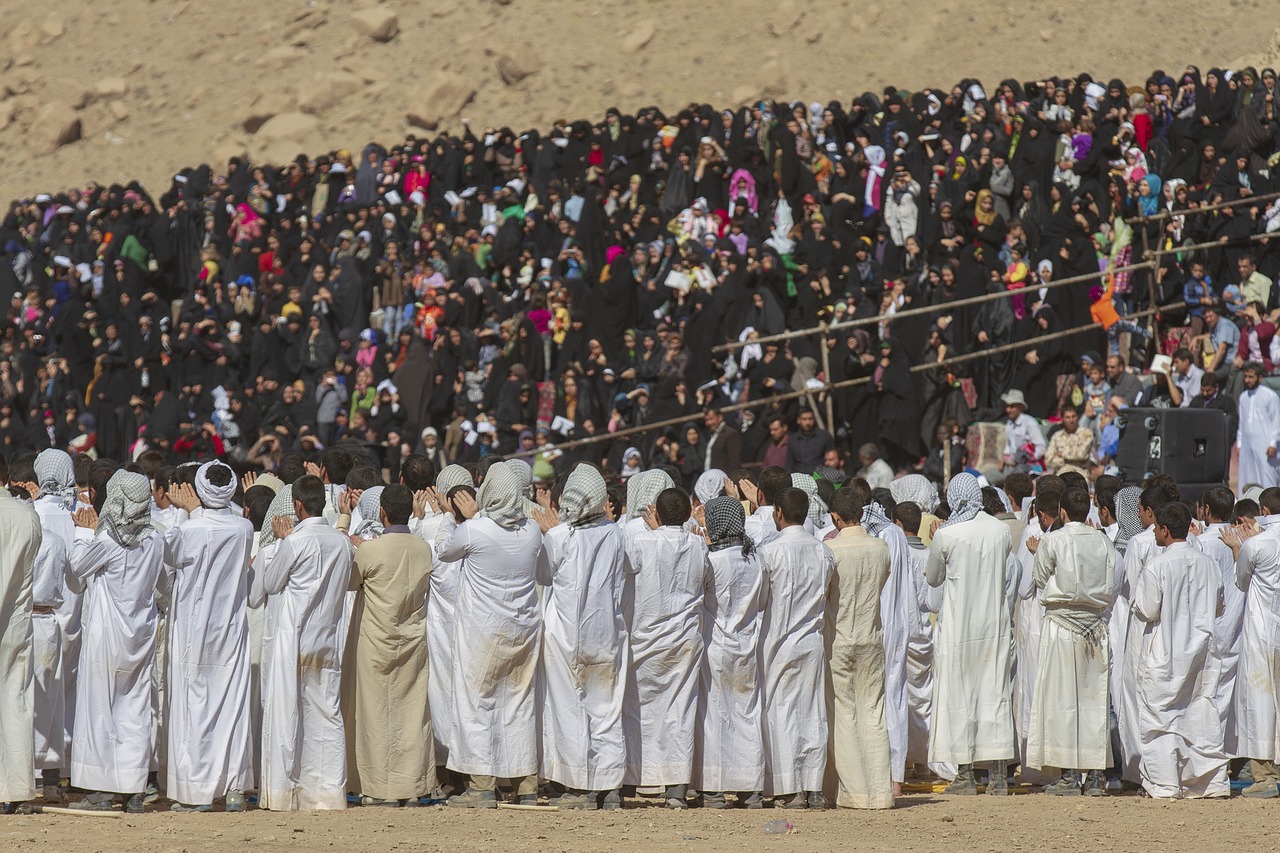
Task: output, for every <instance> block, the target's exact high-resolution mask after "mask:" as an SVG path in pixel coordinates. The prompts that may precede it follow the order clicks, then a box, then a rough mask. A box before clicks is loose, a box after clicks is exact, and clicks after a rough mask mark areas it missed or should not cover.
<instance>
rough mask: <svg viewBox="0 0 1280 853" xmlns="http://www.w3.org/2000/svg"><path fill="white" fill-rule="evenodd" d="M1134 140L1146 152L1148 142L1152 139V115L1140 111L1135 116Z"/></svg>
mask: <svg viewBox="0 0 1280 853" xmlns="http://www.w3.org/2000/svg"><path fill="white" fill-rule="evenodd" d="M1133 141H1134V142H1135V143H1137V145H1138V147H1139V148H1141V149H1142V150H1143V152H1144V153H1145V152H1146V150H1147V143H1149V142H1150V141H1151V116H1149V115H1147V114H1146V113H1138V114H1137V115H1135V116H1134V117H1133Z"/></svg>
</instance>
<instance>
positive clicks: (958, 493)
mask: <svg viewBox="0 0 1280 853" xmlns="http://www.w3.org/2000/svg"><path fill="white" fill-rule="evenodd" d="M947 505H948V506H949V507H951V515H950V517H948V518H947V520H946V521H945V522H943V524H942V526H943V527H950V526H951V525H953V524H960V523H961V522H965V521H970V520H972V519H973V518H975V517H976V516H977V515H978V513H980V512H982V486H980V485H979V484H978V478H977V477H975V476H973V475H972V474H967V473H960V474H956V475H955V476H954V477H952V478H951V482H950V483H948V484H947Z"/></svg>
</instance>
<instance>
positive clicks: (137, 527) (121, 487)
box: [98, 468, 155, 548]
mask: <svg viewBox="0 0 1280 853" xmlns="http://www.w3.org/2000/svg"><path fill="white" fill-rule="evenodd" d="M98 529H99V530H105V531H106V532H107V535H108V536H110V537H111V538H112V539H114V540H115V541H116V542H117V543H118V544H119V545H120V547H122V548H132V547H133V546H134V545H137V544H138V543H139V542H141V541H142V540H143V539H146V538H147V537H148V536H149V535H151V532H152V531H153V530H154V529H155V528H154V527H153V526H152V524H151V481H150V480H148V479H147V478H146V476H144V475H143V474H135V473H133V472H132V471H126V470H124V469H123V468H122V469H120V470H119V471H117V472H115V473H114V474H112V475H111V479H110V480H107V500H106V503H104V504H103V505H102V513H101V515H100V516H99V518H98Z"/></svg>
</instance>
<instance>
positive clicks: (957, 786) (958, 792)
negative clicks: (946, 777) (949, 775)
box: [942, 764, 978, 797]
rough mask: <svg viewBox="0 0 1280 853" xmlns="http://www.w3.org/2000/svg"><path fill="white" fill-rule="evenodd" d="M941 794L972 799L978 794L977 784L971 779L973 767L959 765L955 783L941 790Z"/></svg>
mask: <svg viewBox="0 0 1280 853" xmlns="http://www.w3.org/2000/svg"><path fill="white" fill-rule="evenodd" d="M942 793H944V794H951V795H952V796H957V797H973V796H976V795H977V793H978V783H977V782H975V781H974V779H973V765H972V764H961V765H960V767H959V768H958V769H957V771H956V778H955V781H954V782H952V783H951V784H950V785H948V786H947V787H945V788H943V789H942Z"/></svg>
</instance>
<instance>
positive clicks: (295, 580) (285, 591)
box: [249, 474, 352, 811]
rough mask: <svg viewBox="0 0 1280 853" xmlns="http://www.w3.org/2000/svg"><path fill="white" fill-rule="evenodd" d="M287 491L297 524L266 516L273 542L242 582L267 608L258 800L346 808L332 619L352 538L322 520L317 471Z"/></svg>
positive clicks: (281, 807) (267, 805) (347, 579)
mask: <svg viewBox="0 0 1280 853" xmlns="http://www.w3.org/2000/svg"><path fill="white" fill-rule="evenodd" d="M289 496H290V498H291V499H292V501H293V514H294V515H295V516H296V517H297V519H298V522H297V524H296V525H295V524H293V523H292V522H290V521H289V520H288V518H287V517H286V516H283V515H277V516H276V517H274V518H273V519H272V527H273V532H274V534H275V537H276V538H277V539H279V540H280V541H279V542H278V543H275V549H274V552H273V553H271V554H270V555H268V557H267V559H263V554H262V553H260V554H259V559H258V561H256V562H255V566H254V570H253V572H252V574H251V575H250V582H249V604H250V606H254V607H257V606H261V605H262V604H263V603H265V604H266V608H267V612H266V622H265V627H264V630H263V644H262V767H261V768H260V770H259V779H258V792H259V800H258V805H259V807H260V808H264V809H270V810H272V811H296V810H299V809H345V808H346V807H347V795H346V786H347V743H346V734H345V731H344V729H343V721H342V709H341V681H342V677H341V676H342V653H343V647H344V643H345V637H343V636H342V635H341V634H340V632H339V625H340V624H341V623H342V619H343V606H344V603H345V600H346V595H347V589H348V587H349V586H350V585H351V557H352V547H351V540H350V539H349V538H348V537H347V536H346V534H344V533H341V532H339V531H338V530H337V529H335V528H334V527H332V526H330V524H329V523H328V522H327V521H325V520H324V511H325V486H324V483H322V482H321V481H320V478H319V477H316V476H314V475H311V474H308V475H304V476H302V477H299V478H298V479H297V481H296V482H295V483H293V487H292V489H291V491H290V495H289ZM257 562H260V563H261V564H262V565H258V564H257Z"/></svg>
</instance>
